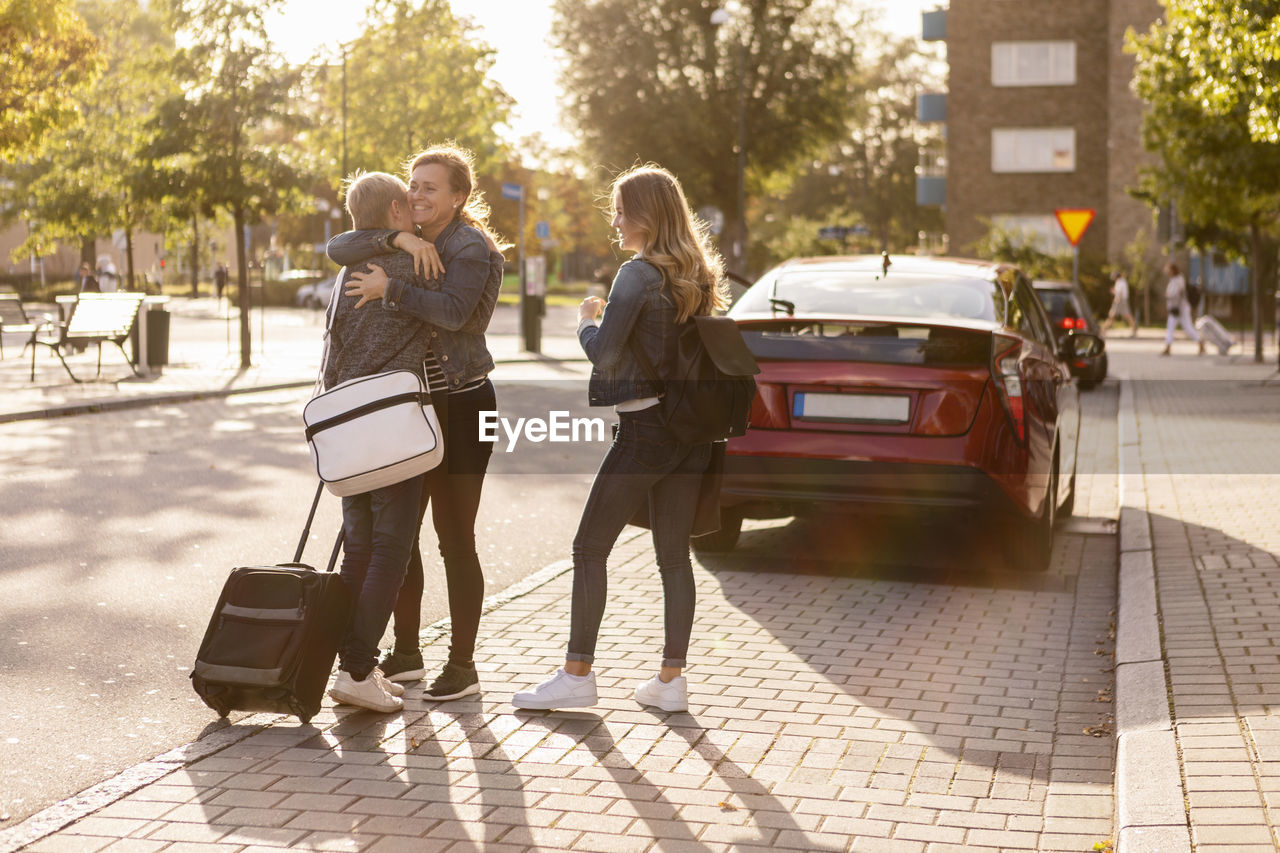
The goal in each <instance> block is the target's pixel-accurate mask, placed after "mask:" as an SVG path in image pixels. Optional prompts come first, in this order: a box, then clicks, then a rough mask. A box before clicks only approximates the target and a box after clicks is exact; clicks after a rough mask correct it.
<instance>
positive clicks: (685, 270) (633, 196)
mask: <svg viewBox="0 0 1280 853" xmlns="http://www.w3.org/2000/svg"><path fill="white" fill-rule="evenodd" d="M619 202H621V204H622V215H623V218H625V219H626V220H627V221H628V222H629V223H631V224H632V225H634V226H635V227H636V228H637V229H639V230H640V231H641V232H642V233H643V235H644V249H643V251H642V255H643V257H644V259H645V260H646V261H648V262H649V263H651V264H653V265H654V266H655V267H657V268H658V270H659V271H660V272H661V273H662V277H663V279H664V280H665V281H666V284H667V286H668V287H669V288H670V290H671V297H672V299H674V300H675V303H676V319H677V321H678V322H681V323H683V322H684V321H686V320H688V319H689V318H690V317H696V316H703V315H706V314H710V313H711V312H712V311H713V310H715V309H717V308H721V309H722V308H724V307H725V306H726V305H728V299H727V298H726V296H725V292H724V284H723V277H724V273H723V262H722V261H721V260H720V255H719V253H718V252H716V251H715V250H714V249H712V248H711V247H710V246H709V245H708V242H709V241H708V236H707V229H706V225H705V224H704V223H702V222H701V220H696V219H695V218H694V216H693V214H692V213H690V212H689V203H688V202H687V201H686V200H685V197H684V190H683V189H682V188H681V187H680V182H679V181H678V180H676V176H675V175H673V174H671V173H670V172H668V171H667V170H666V169H663V168H662V167H660V166H655V165H653V164H649V165H645V166H637V167H636V168H634V169H630V170H628V171H626V172H623V173H622V174H621V175H619V176H618V177H617V178H615V179H614V181H613V192H612V193H610V195H609V207H610V213H612V214H616V213H617V206H618V203H619Z"/></svg>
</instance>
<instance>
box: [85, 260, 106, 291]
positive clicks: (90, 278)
mask: <svg viewBox="0 0 1280 853" xmlns="http://www.w3.org/2000/svg"><path fill="white" fill-rule="evenodd" d="M80 292H81V293H101V292H102V287H101V286H100V285H99V284H98V279H97V277H95V276H94V274H93V268H92V267H90V266H89V264H88V263H83V264H81V265H80Z"/></svg>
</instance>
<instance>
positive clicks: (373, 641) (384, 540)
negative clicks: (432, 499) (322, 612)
mask: <svg viewBox="0 0 1280 853" xmlns="http://www.w3.org/2000/svg"><path fill="white" fill-rule="evenodd" d="M421 496H422V475H418V476H417V477H414V478H412V479H409V480H405V481H404V482H401V483H396V484H395V485H393V486H386V487H384V488H381V489H374V490H373V491H372V492H365V493H363V494H359V495H352V496H350V497H345V498H343V499H342V531H343V541H342V582H343V583H344V584H346V587H347V590H348V591H349V592H350V593H351V600H352V602H354V607H353V608H352V613H351V622H350V624H349V625H348V627H347V633H346V636H345V637H344V638H343V640H342V645H341V646H340V647H339V651H338V668H339V669H341V670H344V671H346V672H348V673H350V674H351V677H352V678H354V679H355V680H356V681H363V680H364V679H365V678H366V677H368V675H369V673H370V672H371V671H372V670H373V668H374V667H375V666H376V665H377V663H378V642H379V641H380V640H381V639H382V634H383V632H384V631H386V629H387V620H389V619H390V618H391V610H392V608H394V607H395V603H396V595H397V594H398V593H399V592H400V584H401V583H402V582H403V581H404V571H405V566H406V565H408V563H409V554H410V552H411V551H412V550H413V540H414V537H415V536H416V534H417V531H418V508H419V506H420V501H421V499H422V497H421Z"/></svg>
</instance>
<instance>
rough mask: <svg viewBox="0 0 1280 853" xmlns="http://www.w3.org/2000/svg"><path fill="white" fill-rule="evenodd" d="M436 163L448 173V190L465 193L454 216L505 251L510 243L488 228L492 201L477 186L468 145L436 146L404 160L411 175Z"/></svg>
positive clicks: (509, 246)
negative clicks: (416, 170) (464, 146)
mask: <svg viewBox="0 0 1280 853" xmlns="http://www.w3.org/2000/svg"><path fill="white" fill-rule="evenodd" d="M432 163H434V164H437V165H440V166H443V167H444V168H445V171H446V172H448V174H449V189H451V190H452V191H453V192H455V193H462V196H463V199H462V204H460V205H459V206H458V211H457V213H455V214H454V218H455V219H461V220H462V222H463V223H464V224H466V225H470V226H471V227H472V228H475V229H477V230H479V231H482V232H484V233H485V234H488V235H489V238H490V239H491V240H493V242H494V243H496V244H497V245H498V250H499V251H506V250H507V249H509V248H511V244H510V243H507V242H504V241H503V239H502V238H501V237H500V236H499V235H498V233H497V232H496V231H494V230H493V229H492V228H490V227H489V203H488V202H487V201H485V200H484V193H482V192H480V190H478V189H476V177H475V168H474V165H475V157H474V156H473V155H472V154H471V152H470V151H468V150H467V149H465V148H462V147H461V146H458V145H449V144H445V145H433V146H432V147H430V148H428V149H426V150H425V151H421V152H419V153H417V154H415V155H414V156H412V157H410V158H409V159H408V160H406V161H405V172H406V173H407V174H408V175H409V176H410V177H412V176H413V170H414V169H416V168H418V167H419V166H423V165H430V164H432Z"/></svg>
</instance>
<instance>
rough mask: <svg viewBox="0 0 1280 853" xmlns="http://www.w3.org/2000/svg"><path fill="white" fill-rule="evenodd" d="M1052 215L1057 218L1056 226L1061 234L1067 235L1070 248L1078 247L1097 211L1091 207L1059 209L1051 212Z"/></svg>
mask: <svg viewBox="0 0 1280 853" xmlns="http://www.w3.org/2000/svg"><path fill="white" fill-rule="evenodd" d="M1053 215H1054V216H1056V217H1058V225H1060V226H1062V233H1063V234H1066V235H1067V240H1068V242H1070V243H1071V245H1072V246H1078V245H1080V238H1081V237H1083V236H1084V232H1086V231H1088V230H1089V223H1091V222H1093V217H1095V216H1097V215H1098V211H1096V210H1094V209H1093V208H1092V207H1059V208H1056V209H1055V210H1054V211H1053Z"/></svg>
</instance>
